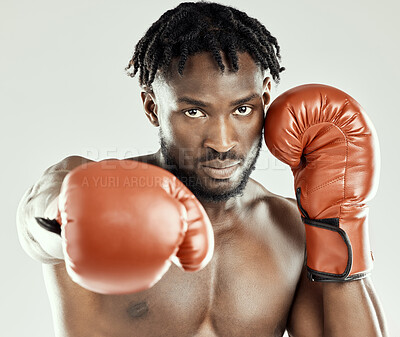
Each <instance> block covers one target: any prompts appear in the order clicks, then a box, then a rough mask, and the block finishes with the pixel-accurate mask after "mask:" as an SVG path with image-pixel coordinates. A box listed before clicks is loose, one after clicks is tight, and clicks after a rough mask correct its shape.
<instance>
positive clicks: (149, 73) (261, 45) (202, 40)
mask: <svg viewBox="0 0 400 337" xmlns="http://www.w3.org/2000/svg"><path fill="white" fill-rule="evenodd" d="M203 51H207V52H211V53H212V55H213V57H214V59H215V61H216V62H217V64H218V66H219V68H220V70H221V71H222V72H223V71H224V69H225V66H224V64H223V62H222V57H221V51H223V52H224V53H225V54H226V55H227V57H228V60H229V62H230V64H231V68H232V70H233V71H234V72H237V71H238V69H239V66H238V52H247V53H249V54H250V55H251V56H252V58H253V59H254V61H255V62H256V64H258V65H260V66H261V69H262V70H267V69H269V72H270V74H271V76H272V78H273V80H274V81H275V82H276V83H279V79H280V77H279V73H280V72H282V71H283V70H285V68H283V67H280V65H279V61H280V60H281V56H280V47H279V45H278V41H277V40H276V38H275V37H273V36H272V35H271V33H270V32H269V31H268V30H267V29H266V28H265V26H264V25H263V24H261V23H260V22H259V21H258V20H257V19H255V18H251V17H249V16H248V15H247V14H246V13H244V12H241V11H239V10H237V9H235V8H233V7H229V6H224V5H221V4H218V3H214V2H205V1H201V2H184V3H181V4H179V5H178V6H177V7H176V8H174V9H171V10H168V11H167V12H165V13H164V14H163V15H162V16H161V17H160V18H159V19H158V20H157V21H156V22H154V23H153V25H152V26H151V27H150V28H149V29H148V30H147V32H146V34H145V35H144V36H143V37H142V38H141V39H140V40H139V42H138V43H137V44H136V47H135V52H134V54H133V57H132V59H131V60H130V61H129V64H128V66H127V67H126V68H125V70H126V71H127V74H128V75H129V76H131V77H134V76H135V75H136V73H137V72H138V71H139V83H140V85H141V86H143V87H147V88H151V84H152V83H153V81H154V78H155V76H156V73H157V71H158V70H161V71H166V70H167V69H168V67H169V65H170V63H171V60H172V59H173V58H175V57H179V63H178V72H179V74H180V75H181V76H182V75H183V69H184V67H185V63H186V60H187V59H188V57H189V56H190V55H193V54H195V53H199V52H203ZM132 67H133V70H132Z"/></svg>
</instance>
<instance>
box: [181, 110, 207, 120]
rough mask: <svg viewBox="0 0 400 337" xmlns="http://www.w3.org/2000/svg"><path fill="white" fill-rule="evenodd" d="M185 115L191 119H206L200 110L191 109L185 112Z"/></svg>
mask: <svg viewBox="0 0 400 337" xmlns="http://www.w3.org/2000/svg"><path fill="white" fill-rule="evenodd" d="M185 115H186V116H188V117H190V118H200V117H204V114H203V113H202V112H201V111H200V110H198V109H190V110H187V111H185Z"/></svg>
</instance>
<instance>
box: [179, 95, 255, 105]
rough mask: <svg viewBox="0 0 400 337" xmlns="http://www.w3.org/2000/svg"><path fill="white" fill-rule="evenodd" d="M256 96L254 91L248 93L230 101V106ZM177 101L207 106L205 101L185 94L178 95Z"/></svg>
mask: <svg viewBox="0 0 400 337" xmlns="http://www.w3.org/2000/svg"><path fill="white" fill-rule="evenodd" d="M256 97H259V95H258V94H255V93H254V94H251V95H249V96H247V97H244V98H241V99H238V100H236V101H233V102H231V106H234V105H239V104H243V103H246V102H248V101H251V100H252V99H253V98H256ZM178 102H179V103H188V104H192V105H197V106H200V107H203V108H205V107H207V106H208V104H207V103H206V102H203V101H200V100H197V99H193V98H190V97H186V96H183V97H179V98H178Z"/></svg>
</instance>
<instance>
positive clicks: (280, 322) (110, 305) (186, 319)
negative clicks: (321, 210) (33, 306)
mask: <svg viewBox="0 0 400 337" xmlns="http://www.w3.org/2000/svg"><path fill="white" fill-rule="evenodd" d="M271 239H273V238H271ZM284 246H285V245H284V242H282V241H279V240H275V241H274V240H270V241H268V242H266V241H265V240H264V239H261V238H260V237H258V236H257V235H255V234H254V233H253V234H250V233H242V232H239V233H237V232H236V233H227V234H224V235H221V236H218V237H216V247H217V248H216V251H215V254H214V257H213V259H212V261H211V262H210V264H209V265H208V266H207V267H206V268H204V269H203V270H201V271H199V272H194V273H185V272H183V271H181V270H180V269H178V268H177V267H176V266H174V265H172V266H171V268H170V269H169V271H168V272H167V273H166V274H165V275H164V277H163V278H162V279H161V280H160V281H159V282H158V283H157V284H156V285H155V286H154V287H153V288H151V289H149V290H146V291H143V292H140V293H137V294H131V295H123V296H121V295H119V296H114V295H108V296H107V295H99V294H94V293H91V292H88V291H86V290H84V289H82V288H80V287H79V286H77V285H75V284H74V283H73V282H72V281H71V280H70V279H69V277H68V275H67V274H66V272H65V268H64V266H62V268H61V267H57V272H56V273H54V271H53V272H50V271H49V275H48V276H49V279H51V278H53V281H51V280H48V281H47V285H48V289H49V295H50V300H51V303H52V309H53V313H56V315H55V317H63V319H62V326H63V327H64V330H66V331H70V332H71V334H69V335H68V334H66V335H67V336H76V335H79V336H86V335H87V336H99V337H100V336H120V337H124V336H127V337H128V336H129V337H133V336H182V337H184V336H196V337H201V336H210V337H211V336H218V337H223V336H231V337H234V336H249V337H251V336H257V337H262V336H282V334H283V331H284V328H285V324H286V318H287V314H288V311H289V309H290V305H291V302H292V299H293V295H294V291H295V288H296V284H297V280H298V276H299V273H300V269H301V265H302V256H298V252H294V251H290V250H289V251H288V250H287V249H285V250H283V249H284V248H283V247H284ZM60 266H61V265H60ZM52 290H53V291H52ZM56 298H57V300H56ZM60 300H61V301H60ZM55 303H57V304H56V305H55ZM61 313H62V314H63V315H62V314H61ZM60 314H61V315H60ZM83 318H84V319H83ZM56 324H57V323H56ZM60 324H61V322H60ZM64 333H65V331H64Z"/></svg>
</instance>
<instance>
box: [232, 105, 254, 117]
mask: <svg viewBox="0 0 400 337" xmlns="http://www.w3.org/2000/svg"><path fill="white" fill-rule="evenodd" d="M252 111H253V109H251V108H250V107H248V106H240V107H238V108H237V109H236V111H235V115H239V116H247V115H250V114H251V112H252Z"/></svg>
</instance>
